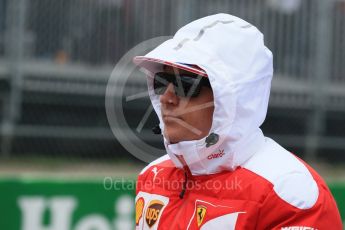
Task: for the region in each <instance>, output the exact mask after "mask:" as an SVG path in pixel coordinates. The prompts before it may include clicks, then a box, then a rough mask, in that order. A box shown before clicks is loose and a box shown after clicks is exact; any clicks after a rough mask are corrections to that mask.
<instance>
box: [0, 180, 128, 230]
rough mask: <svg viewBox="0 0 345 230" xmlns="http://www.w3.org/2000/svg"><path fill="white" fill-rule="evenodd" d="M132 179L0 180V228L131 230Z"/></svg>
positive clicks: (29, 229)
mask: <svg viewBox="0 0 345 230" xmlns="http://www.w3.org/2000/svg"><path fill="white" fill-rule="evenodd" d="M134 191H135V182H134V180H133V181H124V180H114V179H112V178H110V177H109V178H104V179H99V180H92V181H72V180H58V179H52V180H23V179H0V195H1V196H0V205H1V207H0V209H1V211H0V213H1V215H0V229H1V230H41V229H42V230H43V229H45V230H46V229H49V230H71V229H73V230H117V229H119V230H120V229H121V230H127V229H128V230H133V229H134V196H135V194H134Z"/></svg>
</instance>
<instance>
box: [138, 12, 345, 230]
mask: <svg viewBox="0 0 345 230" xmlns="http://www.w3.org/2000/svg"><path fill="white" fill-rule="evenodd" d="M134 62H135V63H136V64H137V65H138V66H140V67H142V68H145V69H147V70H148V75H147V81H148V88H149V95H150V98H151V102H152V105H153V107H154V109H155V111H156V113H157V115H158V117H159V121H160V130H162V135H163V137H164V145H165V148H166V151H167V155H165V156H163V157H161V158H159V159H157V160H156V161H154V162H152V163H151V164H149V165H148V166H147V167H146V168H145V169H143V171H142V172H141V173H140V175H139V177H138V183H137V196H136V229H159V230H160V229H161V230H163V229H169V230H170V229H174V230H175V229H183V230H185V229H203V230H209V229H211V230H225V229H226V230H230V229H260V230H261V229H319V230H321V229H336V230H338V229H339V230H340V229H342V223H341V219H340V215H339V212H338V209H337V206H336V203H335V201H334V199H333V197H332V195H331V193H330V191H329V189H328V188H327V185H326V184H325V182H324V181H323V180H322V178H321V177H320V176H319V175H318V174H317V173H316V172H315V171H314V170H313V169H312V168H311V167H310V166H308V165H307V164H306V163H305V162H303V161H302V160H301V159H299V158H297V157H296V156H294V155H293V154H292V153H290V152H288V151H287V150H285V149H284V148H283V147H281V146H280V145H279V144H277V143H276V142H275V141H274V140H272V139H270V138H268V137H265V136H264V135H263V133H262V131H261V129H260V126H261V124H262V123H263V121H264V120H265V117H266V112H267V107H268V100H269V94H270V87H271V80H272V76H273V63H272V53H271V52H270V50H269V49H268V48H267V47H266V46H265V45H264V41H263V35H262V33H260V31H259V30H258V29H257V28H256V27H254V26H253V25H251V24H249V23H248V22H246V21H244V20H242V19H240V18H237V17H235V16H232V15H228V14H216V15H212V16H208V17H205V18H201V19H198V20H196V21H193V22H191V23H189V24H187V25H186V26H184V27H182V28H181V29H180V30H178V31H177V33H176V34H175V36H174V37H173V38H172V39H170V40H167V41H166V42H164V43H163V44H161V45H159V46H158V47H157V48H155V49H154V50H153V51H151V52H150V53H148V54H147V55H145V56H137V57H135V58H134Z"/></svg>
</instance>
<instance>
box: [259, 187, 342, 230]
mask: <svg viewBox="0 0 345 230" xmlns="http://www.w3.org/2000/svg"><path fill="white" fill-rule="evenodd" d="M318 187H319V196H318V199H317V201H316V203H315V204H314V205H313V206H312V207H311V208H308V209H299V208H297V207H295V206H293V205H291V204H289V203H287V202H286V201H284V200H283V199H281V198H280V197H279V196H278V195H277V194H276V193H275V191H274V190H272V191H271V193H270V194H269V195H268V196H267V198H266V199H265V201H264V202H263V204H262V206H261V209H260V214H259V218H258V223H257V226H256V229H279V230H293V229H303V230H316V229H317V230H323V229H332V230H342V229H343V227H342V222H341V217H340V214H339V211H338V208H337V205H336V203H335V201H334V199H333V197H332V195H331V193H330V191H329V189H328V188H327V186H326V185H323V184H321V185H319V186H318Z"/></svg>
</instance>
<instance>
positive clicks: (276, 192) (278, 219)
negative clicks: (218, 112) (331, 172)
mask: <svg viewBox="0 0 345 230" xmlns="http://www.w3.org/2000/svg"><path fill="white" fill-rule="evenodd" d="M267 142H272V143H270V144H269V145H276V146H275V147H278V149H279V146H277V144H275V143H274V142H273V141H272V140H267ZM268 162H269V164H268V165H269V166H272V167H268V168H267V167H266V164H267V163H268ZM287 165H288V166H289V167H290V168H291V170H288V169H286V166H287ZM292 166H294V167H292ZM308 177H309V178H308ZM136 229H137V230H139V229H140V230H141V229H158V230H163V229H166V230H171V229H181V230H182V229H183V230H185V229H190V230H196V229H202V230H231V229H259V230H263V229H279V230H316V229H318V230H323V229H325V230H328V229H330V230H341V229H342V223H341V219H340V215H339V212H338V209H337V205H336V203H335V201H334V199H333V197H332V195H331V193H330V191H329V189H328V187H327V185H326V184H325V182H324V181H323V180H322V178H321V177H320V176H319V175H318V174H317V173H316V172H315V171H314V170H313V169H312V168H311V167H309V166H308V165H307V164H306V163H304V162H303V161H302V160H300V159H298V158H297V157H295V156H294V155H293V154H291V153H288V152H285V151H282V150H281V149H280V150H278V151H277V152H276V153H267V152H263V153H261V154H260V155H259V154H258V155H255V156H253V157H252V158H251V159H250V160H249V161H248V162H246V163H245V164H244V165H243V166H239V167H237V168H236V169H235V170H234V171H224V172H220V173H216V174H212V175H200V176H193V175H191V174H190V173H189V172H188V169H186V168H185V169H179V168H176V167H175V165H174V164H173V163H172V161H171V160H170V159H169V157H168V156H167V155H166V156H164V157H162V158H160V159H158V160H156V161H154V162H153V163H151V164H150V165H149V166H148V167H146V168H145V169H144V170H143V172H142V173H141V174H140V175H139V178H138V183H137V196H136Z"/></svg>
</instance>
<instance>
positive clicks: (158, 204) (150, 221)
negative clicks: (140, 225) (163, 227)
mask: <svg viewBox="0 0 345 230" xmlns="http://www.w3.org/2000/svg"><path fill="white" fill-rule="evenodd" d="M163 206H164V203H163V202H162V201H160V200H153V201H151V202H150V204H149V206H148V207H147V210H146V223H147V225H148V226H149V227H150V228H151V227H152V226H153V225H154V224H155V223H156V222H157V220H158V218H159V215H160V213H161V211H162V208H163Z"/></svg>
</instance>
